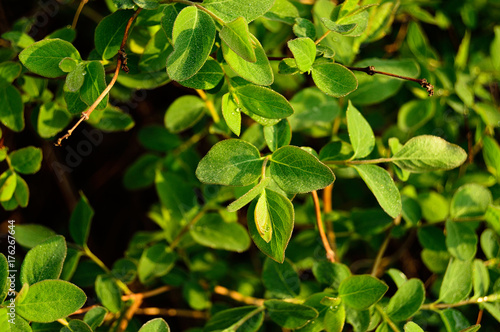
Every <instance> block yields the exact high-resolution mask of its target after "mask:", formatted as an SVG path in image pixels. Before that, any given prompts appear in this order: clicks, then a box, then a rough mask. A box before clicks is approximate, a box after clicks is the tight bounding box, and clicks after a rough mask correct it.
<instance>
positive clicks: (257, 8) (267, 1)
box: [202, 0, 275, 23]
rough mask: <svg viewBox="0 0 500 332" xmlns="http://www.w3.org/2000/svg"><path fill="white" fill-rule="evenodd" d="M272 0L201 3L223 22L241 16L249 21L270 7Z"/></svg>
mask: <svg viewBox="0 0 500 332" xmlns="http://www.w3.org/2000/svg"><path fill="white" fill-rule="evenodd" d="M274 1H275V0H204V1H203V4H202V5H203V7H206V8H207V9H209V10H210V11H211V12H213V13H214V14H215V15H217V16H218V17H220V18H221V19H223V20H224V21H225V22H230V21H233V20H235V19H237V18H238V17H240V16H242V17H244V18H245V19H246V20H247V22H249V23H250V22H251V21H253V20H255V19H256V18H257V17H259V16H262V15H264V14H265V13H266V12H267V11H268V10H269V9H271V7H272V6H273V4H274Z"/></svg>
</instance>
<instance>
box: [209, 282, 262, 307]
mask: <svg viewBox="0 0 500 332" xmlns="http://www.w3.org/2000/svg"><path fill="white" fill-rule="evenodd" d="M214 293H216V294H219V295H224V296H228V297H230V298H232V299H233V300H235V301H238V302H242V303H245V304H249V305H256V306H261V305H262V304H263V303H264V299H258V298H255V297H251V296H245V295H243V294H241V293H238V292H237V291H234V290H230V289H227V288H226V287H224V286H215V288H214Z"/></svg>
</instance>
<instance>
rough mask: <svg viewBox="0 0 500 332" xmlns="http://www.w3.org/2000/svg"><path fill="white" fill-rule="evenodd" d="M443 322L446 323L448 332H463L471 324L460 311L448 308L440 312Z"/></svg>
mask: <svg viewBox="0 0 500 332" xmlns="http://www.w3.org/2000/svg"><path fill="white" fill-rule="evenodd" d="M439 315H440V316H441V320H442V321H443V323H444V326H445V327H446V330H447V331H453V332H455V331H457V332H462V330H463V329H465V328H467V327H468V326H469V325H470V323H469V322H468V320H467V318H465V316H464V315H463V314H462V313H461V312H460V311H458V310H456V309H452V308H448V309H445V310H442V311H440V312H439Z"/></svg>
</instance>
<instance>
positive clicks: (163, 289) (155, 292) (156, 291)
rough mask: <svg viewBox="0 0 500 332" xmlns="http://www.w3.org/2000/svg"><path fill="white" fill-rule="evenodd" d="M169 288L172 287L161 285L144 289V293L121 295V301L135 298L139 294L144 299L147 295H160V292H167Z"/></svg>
mask: <svg viewBox="0 0 500 332" xmlns="http://www.w3.org/2000/svg"><path fill="white" fill-rule="evenodd" d="M171 289H172V287H170V286H162V287H159V288H156V289H153V290H150V291H146V292H144V293H135V294H128V295H123V296H122V301H127V300H130V299H132V298H135V297H137V296H140V297H141V298H143V299H146V298H148V297H153V296H156V295H160V294H162V293H165V292H168V291H169V290H171Z"/></svg>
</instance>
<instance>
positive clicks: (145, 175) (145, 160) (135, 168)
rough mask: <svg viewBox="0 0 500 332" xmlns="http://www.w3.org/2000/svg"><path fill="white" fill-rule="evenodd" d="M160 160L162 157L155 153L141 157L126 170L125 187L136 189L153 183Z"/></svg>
mask: <svg viewBox="0 0 500 332" xmlns="http://www.w3.org/2000/svg"><path fill="white" fill-rule="evenodd" d="M160 161H161V158H160V157H158V156H156V155H153V154H145V155H142V156H141V157H139V159H137V160H136V161H135V162H134V163H133V164H132V165H130V166H129V168H128V169H127V171H126V172H125V175H124V177H123V184H124V185H125V188H127V189H129V190H134V189H140V188H144V187H147V186H149V185H151V184H153V182H154V180H155V175H156V169H157V168H158V164H159V162H160Z"/></svg>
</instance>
